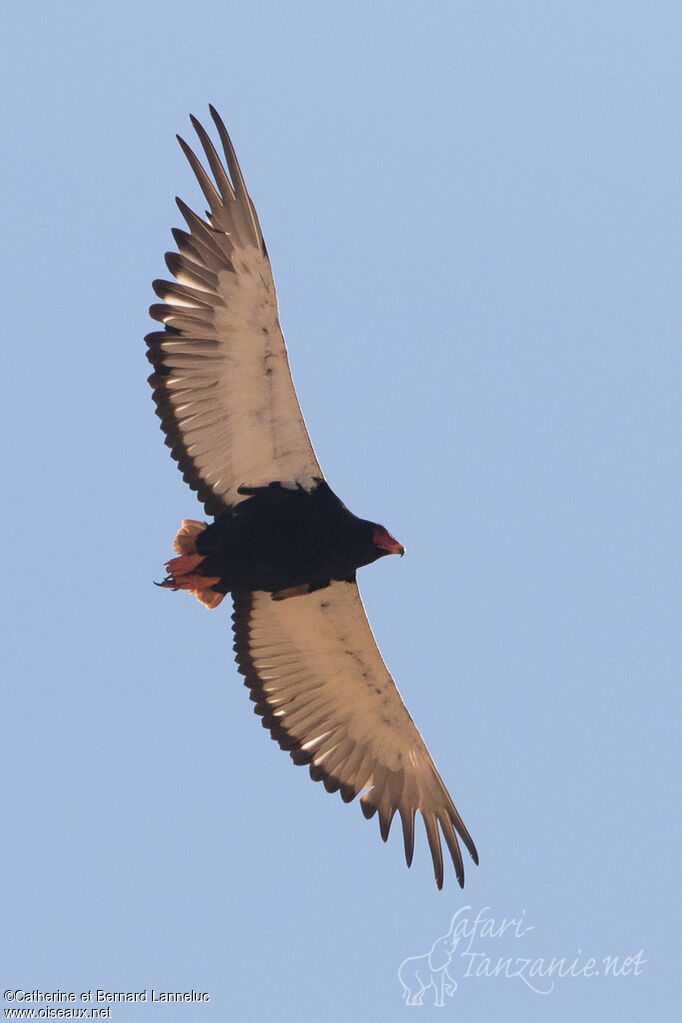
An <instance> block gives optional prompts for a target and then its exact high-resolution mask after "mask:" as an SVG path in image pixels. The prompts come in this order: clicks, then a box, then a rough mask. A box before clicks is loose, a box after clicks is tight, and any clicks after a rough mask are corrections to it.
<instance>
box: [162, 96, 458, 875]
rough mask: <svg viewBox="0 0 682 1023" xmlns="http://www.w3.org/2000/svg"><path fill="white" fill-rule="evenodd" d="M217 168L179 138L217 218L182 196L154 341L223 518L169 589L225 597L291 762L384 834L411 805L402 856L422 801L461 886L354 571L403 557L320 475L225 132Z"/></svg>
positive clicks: (192, 454)
mask: <svg viewBox="0 0 682 1023" xmlns="http://www.w3.org/2000/svg"><path fill="white" fill-rule="evenodd" d="M210 110H211V115H212V117H213V121H214V123H215V127H216V130H217V133H218V136H219V138H220V142H221V144H222V148H223V152H224V162H223V160H222V159H221V157H220V156H219V155H218V153H217V151H216V149H215V148H214V145H213V143H212V141H211V139H210V137H209V135H208V134H207V132H206V131H205V129H204V128H203V127H202V125H201V124H200V123H199V122H198V121H197V120H196V118H194V117H192V124H193V126H194V128H195V130H196V133H197V135H198V137H199V141H200V143H201V146H202V148H203V151H204V154H205V162H206V164H207V165H208V168H209V169H210V172H211V174H212V177H211V176H210V175H209V173H208V172H207V170H206V167H205V165H202V163H201V162H200V160H199V159H198V158H197V156H196V155H195V153H194V152H193V150H192V149H191V148H190V147H189V146H188V145H187V143H186V142H185V141H184V140H183V139H182V138H180V137H178V141H179V142H180V145H181V147H182V149H183V151H184V153H185V156H186V157H187V159H188V160H189V163H190V165H191V167H192V169H193V171H194V173H195V174H196V177H197V180H198V182H199V185H200V186H201V190H202V192H203V194H204V196H205V198H206V201H207V203H208V206H209V207H210V211H209V212H207V214H206V219H203V218H202V217H200V216H198V215H197V214H196V213H194V212H192V210H191V209H189V207H188V206H186V205H185V203H184V202H182V200H181V199H178V200H177V203H178V206H179V208H180V211H181V213H182V215H183V217H184V219H185V221H186V222H187V228H188V229H187V230H186V231H185V230H179V229H176V230H174V231H173V236H174V238H175V242H176V245H177V252H169V253H167V254H166V264H167V266H168V269H169V271H170V273H171V274H172V275H173V277H174V278H175V281H173V282H169V281H163V280H157V281H154V284H153V287H154V291H155V292H156V294H157V296H158V297H159V299H160V302H159V303H157V304H155V305H152V306H151V309H150V314H151V316H152V318H153V319H154V320H157V321H159V322H160V323H162V324H163V325H164V329H163V330H159V331H154V332H153V333H151V334H149V335H148V336H147V337H146V339H145V340H146V342H147V345H148V353H147V355H148V358H149V360H150V362H151V363H152V366H153V367H154V372H153V373H152V375H151V376H150V378H149V382H150V384H151V386H152V388H153V392H154V401H155V402H156V412H157V415H158V416H159V418H160V420H161V427H162V429H163V431H164V433H165V435H166V444H167V445H168V446H169V447H170V449H171V454H172V457H173V458H174V459H175V460H176V461H177V463H178V465H179V467H180V470H181V472H182V474H183V478H184V479H185V481H186V482H187V483H188V484H189V486H190V487H191V488H192V489H193V490H195V491H196V492H197V494H198V496H199V499H200V501H201V502H202V503H203V505H204V508H205V510H206V513H207V515H208V516H209V517H212V518H213V522H211V523H210V524H207V523H205V522H201V521H197V520H194V519H186V520H185V521H184V522H183V524H182V528H181V529H180V532H179V533H178V535H177V537H176V538H175V542H174V548H175V551H176V554H177V557H175V558H173V559H172V560H170V561H169V562H168V563H167V566H166V567H167V572H168V574H167V576H166V578H165V579H164V581H163V583H161V585H162V586H165V587H168V588H170V589H174V590H178V589H182V590H188V591H189V592H190V593H193V594H195V595H196V596H197V597H198V599H199V600H200V601H201V602H202V603H203V604H205V605H206V607H208V608H215V607H217V605H218V604H219V603H220V602H221V601H222V600H223V597H224V596H225V595H227V594H231V597H232V601H233V603H234V613H233V615H232V621H233V629H234V649H235V653H236V659H237V666H238V668H239V671H240V672H241V674H242V675H243V676H244V678H245V680H246V682H245V684H246V685H247V686H248V688H249V690H250V693H251V699H252V700H253V701H254V703H255V711H256V713H257V714H259V715H260V716H261V717H262V719H263V725H264V726H265V727H266V728H268V729H269V730H270V733H271V735H272V737H273V738H274V739H276V740H277V742H278V743H279V745H280V746H281V747H282V749H285V750H288V751H289V753H290V755H291V758H292V760H293V761H294V763H296V764H308V765H309V769H310V774H311V776H312V778H313V779H314V780H315V781H322V782H323V783H324V785H325V788H326V789H327V791H329V792H336V791H339V792H340V793H341V797H342V799H343V800H345V801H346V802H349V801H350V800H352V799H354V798H355V797H356V796H358V795H359V796H360V805H361V807H362V811H363V813H364V815H365V817H368V818H370V817H372V816H373V815H374V814H375V813H377V814H378V816H379V827H380V831H381V837H382V838H383V840H384V841H386V839H387V838H388V833H389V829H390V826H391V821H392V820H393V817H394V815H395V814H396V812H397V813H399V814H400V819H401V822H402V829H403V837H404V844H405V857H406V860H407V864H408V866H410V864H411V862H412V855H413V850H414V822H415V815H416V813H417V811H419V812H420V813H421V815H422V818H423V821H424V825H425V829H426V835H427V839H428V843H429V847H430V850H431V856H432V859H433V866H434V872H435V877H436V883H437V885H438V887H439V888H441V887H442V885H443V853H442V847H441V840H440V833H439V827H440V831H442V834H443V837H444V838H445V842H446V844H447V847H448V849H449V851H450V855H451V857H452V860H453V863H454V867H455V871H456V875H457V879H458V881H459V883H460V885H463V883H464V868H463V864H462V856H461V852H460V848H459V843H458V840H457V835H459V836H460V838H461V840H462V841H463V843H464V845H465V846H466V848H467V849H468V850H469V853H470V854H471V856H472V858H473V860H474V862H478V858H477V854H476V849H475V846H474V843H473V841H472V839H471V837H470V835H469V832H468V831H467V829H466V827H465V826H464V823H463V822H462V819H461V817H460V815H459V813H458V812H457V810H456V809H455V806H454V804H453V802H452V799H451V798H450V795H449V794H448V791H447V789H446V788H445V785H444V783H443V781H442V779H441V777H440V775H439V774H438V771H437V770H436V767H435V765H434V763H433V760H432V759H431V756H430V754H429V751H428V750H427V748H426V745H425V743H424V740H423V739H422V737H421V735H420V734H419V731H418V730H417V728H416V726H415V724H414V722H413V721H412V718H411V717H410V715H409V713H408V711H407V709H406V707H405V705H404V703H403V701H402V699H401V697H400V694H399V693H398V690H397V688H396V685H395V683H394V681H393V679H392V677H391V675H390V674H389V672H388V669H387V668H386V665H385V664H384V661H383V660H382V657H381V654H380V653H379V649H378V647H377V645H376V642H375V639H374V636H373V635H372V631H371V629H370V626H369V622H368V620H367V616H366V614H365V609H364V607H363V604H362V600H361V599H360V593H359V590H358V586H357V582H356V569H358V568H359V567H361V566H362V565H368V564H370V563H371V562H373V561H376V560H377V559H378V558H381V557H384V556H386V555H388V554H400V555H402V554H404V549H403V547H402V545H401V544H400V543H398V541H397V540H395V539H394V538H393V537H392V536H391V534H390V533H389V532H388V530H387V529H386V528H385V527H384V526H381V525H379V524H378V523H375V522H369V521H367V520H365V519H360V518H358V517H356V516H355V515H353V514H352V513H351V512H350V511H348V509H347V508H346V507H345V505H344V504H342V502H341V501H340V500H339V498H338V497H337V496H336V495H335V494H334V493H333V491H332V490H331V489H330V487H329V486H328V484H327V483H326V481H325V478H324V476H323V473H322V470H321V468H320V465H319V462H318V460H317V457H316V455H315V451H314V450H313V447H312V444H311V442H310V438H309V436H308V431H307V429H306V425H305V422H304V420H303V416H302V415H301V410H300V407H299V404H298V399H297V397H296V392H295V390H294V385H293V381H292V378H291V373H290V370H289V362H288V357H287V350H286V346H285V343H284V337H283V335H282V329H281V327H280V324H279V317H278V311H277V298H276V294H275V285H274V281H273V277H272V270H271V268H270V261H269V258H268V253H267V250H266V247H265V242H264V240H263V235H262V233H261V229H260V225H259V223H258V217H257V215H256V210H255V208H254V205H253V203H252V202H251V199H250V198H249V195H248V193H247V191H246V187H245V185H244V179H243V177H242V173H241V170H240V168H239V164H238V163H237V158H236V156H235V152H234V149H233V147H232V143H231V141H230V138H229V136H228V134H227V131H226V130H225V126H224V124H223V122H222V120H221V119H220V117H219V116H218V114H217V112H216V111H215V110H214V109H213V107H211V108H210Z"/></svg>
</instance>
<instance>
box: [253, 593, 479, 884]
mask: <svg viewBox="0 0 682 1023" xmlns="http://www.w3.org/2000/svg"><path fill="white" fill-rule="evenodd" d="M233 596H234V607H235V609H234V615H233V622H234V634H235V645H234V647H235V651H236V654H237V664H238V666H239V670H240V672H241V673H242V674H243V675H244V676H245V678H246V684H247V685H248V686H249V688H250V690H251V698H252V700H254V702H255V704H256V708H255V709H256V713H257V714H260V715H262V717H263V724H264V726H265V727H267V728H269V729H270V733H271V735H272V737H273V738H274V739H276V740H277V741H278V742H279V744H280V746H281V747H282V749H286V750H289V751H290V754H291V757H292V759H293V761H294V763H297V764H309V765H310V774H311V776H312V777H313V779H314V780H315V781H323V782H324V785H325V788H326V789H327V791H329V792H336V791H337V790H340V792H341V796H342V798H343V799H344V800H345V801H346V802H349V801H350V800H352V799H354V798H355V796H357V795H358V794H360V793H362V795H361V798H360V804H361V806H362V811H363V813H364V815H365V817H367V818H369V817H372V816H373V815H374V814H375V813H378V814H379V826H380V830H381V837H382V838H383V840H384V841H386V839H387V838H388V833H389V829H390V826H391V821H392V820H393V817H394V815H395V813H396V812H398V813H399V814H400V817H401V820H402V826H403V836H404V841H405V858H406V859H407V864H408V866H409V865H410V864H411V862H412V854H413V850H414V819H415V814H416V812H417V810H419V811H420V813H421V815H422V817H423V819H424V824H425V827H426V834H427V838H428V842H429V846H430V849H431V856H432V857H433V866H434V871H435V875H436V883H437V885H438V887H439V888H441V887H442V884H443V854H442V849H441V842H440V836H439V830H438V826H439V825H440V828H441V830H442V832H443V836H444V838H445V841H446V843H447V846H448V849H449V850H450V855H451V856H452V860H453V862H454V865H455V871H456V873H457V880H458V881H459V883H460V885H463V883H464V868H463V865H462V856H461V853H460V849H459V844H458V842H457V834H456V833H458V834H459V835H460V837H461V839H462V841H463V842H464V844H465V846H466V848H467V849H468V850H469V852H470V853H471V855H472V857H473V859H474V861H475V862H476V863H477V862H478V857H477V854H476V848H475V846H474V843H473V841H472V840H471V837H470V835H469V832H468V831H467V829H466V828H465V826H464V824H463V822H462V819H461V817H460V816H459V814H458V812H457V810H456V809H455V806H454V804H453V802H452V800H451V798H450V796H449V794H448V792H447V789H446V788H445V785H444V784H443V781H442V779H441V777H440V775H439V774H438V771H437V770H436V767H435V765H434V763H433V760H432V759H431V756H430V754H429V751H428V750H427V748H426V745H425V744H424V740H423V739H422V737H421V735H420V734H419V732H418V730H417V728H416V726H415V724H414V722H413V720H412V718H411V717H410V715H409V713H408V711H407V708H406V707H405V704H404V703H403V701H402V699H401V697H400V693H399V692H398V690H397V688H396V685H395V682H394V681H393V679H392V678H391V676H390V674H389V672H388V669H387V668H386V665H385V664H384V662H383V660H382V657H381V654H380V653H379V648H378V647H377V645H376V641H375V639H374V636H373V635H372V630H371V629H370V625H369V622H368V620H367V616H366V614H365V609H364V606H363V604H362V600H361V598H360V593H359V590H358V587H357V584H356V583H355V582H333V583H332V584H331V585H330V586H328V587H326V588H325V589H323V590H317V591H315V592H313V593H309V594H304V595H299V596H293V597H289V598H288V599H284V600H273V598H272V596H271V595H270V594H269V593H265V592H262V591H256V592H253V593H245V592H239V593H234V594H233Z"/></svg>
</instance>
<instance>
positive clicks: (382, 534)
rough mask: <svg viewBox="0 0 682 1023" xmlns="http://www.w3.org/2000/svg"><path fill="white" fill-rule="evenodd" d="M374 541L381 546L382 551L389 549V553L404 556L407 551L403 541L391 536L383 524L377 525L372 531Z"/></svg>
mask: <svg viewBox="0 0 682 1023" xmlns="http://www.w3.org/2000/svg"><path fill="white" fill-rule="evenodd" d="M372 542H373V543H374V544H376V546H377V547H381V549H382V551H387V552H388V553H389V554H399V555H400V557H401V558H402V556H403V554H404V553H405V548H404V547H403V545H402V544H401V543H398V541H397V540H396V539H395V537H394V536H391V534H390V533H389V531H388V530H387V529H384V527H383V526H376V527H375V529H374V532H373V533H372Z"/></svg>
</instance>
